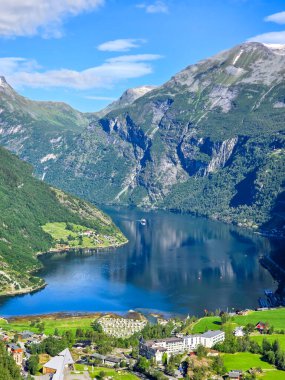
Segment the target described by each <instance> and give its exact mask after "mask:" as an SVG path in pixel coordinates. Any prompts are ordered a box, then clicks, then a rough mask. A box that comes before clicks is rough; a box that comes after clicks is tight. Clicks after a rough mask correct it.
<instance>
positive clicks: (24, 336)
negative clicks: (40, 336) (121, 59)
mask: <svg viewBox="0 0 285 380" xmlns="http://www.w3.org/2000/svg"><path fill="white" fill-rule="evenodd" d="M34 335H35V333H34V332H32V331H28V330H25V331H23V332H20V333H18V336H19V338H20V339H22V340H25V339H30V338H32V337H33V336H34Z"/></svg>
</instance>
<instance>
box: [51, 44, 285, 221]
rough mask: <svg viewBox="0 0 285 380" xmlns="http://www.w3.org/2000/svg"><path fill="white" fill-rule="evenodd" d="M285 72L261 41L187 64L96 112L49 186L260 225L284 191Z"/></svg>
mask: <svg viewBox="0 0 285 380" xmlns="http://www.w3.org/2000/svg"><path fill="white" fill-rule="evenodd" d="M284 67H285V56H284V55H283V54H280V51H278V52H276V50H275V49H274V48H272V47H267V46H264V45H262V44H258V43H246V44H242V45H240V46H237V47H235V48H233V49H231V50H229V51H226V52H222V53H220V54H218V55H217V56H214V57H212V58H210V59H208V60H205V61H202V62H199V63H198V64H196V65H193V66H189V67H187V68H186V69H185V70H183V71H182V72H180V73H178V74H177V75H175V76H174V77H173V78H171V80H170V81H169V82H167V83H166V84H164V85H163V86H161V87H159V88H156V89H153V90H152V91H150V92H149V93H147V94H146V95H144V96H143V97H141V98H138V99H137V100H135V101H134V102H133V103H132V105H130V106H127V107H123V108H120V109H118V110H114V111H112V112H109V113H108V114H106V115H105V116H104V117H103V118H101V119H99V120H96V118H95V117H92V115H91V116H90V125H89V128H88V130H86V131H85V132H84V133H82V134H81V136H80V138H79V139H78V140H77V141H76V142H75V144H74V145H73V146H72V148H71V149H70V150H69V151H67V152H66V153H65V155H63V156H62V158H61V159H60V160H58V161H57V163H56V165H55V166H56V167H55V168H54V170H51V171H50V176H49V177H48V180H49V181H51V182H55V183H56V184H57V185H59V186H63V187H65V188H66V189H69V190H72V191H74V192H76V193H78V194H79V195H83V196H85V197H88V198H89V199H91V200H93V201H96V202H103V203H106V202H107V203H116V204H117V203H121V204H136V205H140V206H149V207H167V208H170V209H177V210H183V211H192V212H194V213H198V214H202V215H207V216H210V217H213V218H218V219H222V220H225V221H230V222H235V223H238V224H240V225H246V226H251V227H255V228H257V227H259V226H261V225H262V224H263V223H264V222H266V220H267V219H268V218H270V212H271V208H272V207H274V199H275V197H276V195H277V194H279V193H280V192H281V191H282V189H283V185H284V183H283V182H284V179H285V177H284V147H285V146H284V127H285V123H284V116H285V108H284V107H283V106H282V105H283V104H285V102H284V90H285V77H284ZM58 168H60V172H61V173H64V175H63V176H62V178H64V182H63V181H61V180H59V175H58V174H57V173H58V172H57V170H58ZM252 172H254V173H255V174H254V176H251V173H252ZM248 178H249V179H248ZM66 179H67V181H66ZM271 181H272V183H271ZM94 184H97V185H98V186H96V187H97V189H98V188H99V189H101V190H99V191H98V190H96V191H94V188H93V187H94ZM245 184H249V186H250V190H249V192H250V193H251V201H250V202H248V201H247V200H246V201H244V199H243V197H244V192H246V190H245V189H246V185H245ZM273 184H274V185H273Z"/></svg>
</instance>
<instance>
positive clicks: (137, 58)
mask: <svg viewBox="0 0 285 380" xmlns="http://www.w3.org/2000/svg"><path fill="white" fill-rule="evenodd" d="M159 58H162V56H161V55H159V54H134V55H121V56H119V57H113V58H109V59H107V62H110V63H119V62H143V61H155V60H157V59H159Z"/></svg>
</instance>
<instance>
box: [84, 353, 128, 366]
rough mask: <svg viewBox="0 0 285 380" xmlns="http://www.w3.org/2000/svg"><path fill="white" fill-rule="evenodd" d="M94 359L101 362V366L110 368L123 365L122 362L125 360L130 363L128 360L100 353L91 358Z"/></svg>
mask: <svg viewBox="0 0 285 380" xmlns="http://www.w3.org/2000/svg"><path fill="white" fill-rule="evenodd" d="M90 357H91V358H93V359H97V360H99V361H100V362H101V364H103V365H106V366H108V367H115V366H118V365H120V364H121V362H122V361H123V360H124V361H126V362H129V360H127V359H122V358H117V357H114V356H105V355H100V354H98V353H94V354H92V355H91V356H90Z"/></svg>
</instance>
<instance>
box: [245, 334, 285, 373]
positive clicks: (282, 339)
mask: <svg viewBox="0 0 285 380" xmlns="http://www.w3.org/2000/svg"><path fill="white" fill-rule="evenodd" d="M264 338H266V340H268V341H269V342H270V343H273V342H274V341H275V340H278V342H279V343H280V347H281V349H282V350H284V351H285V335H283V334H273V335H256V336H251V338H250V339H251V340H254V341H256V342H257V343H258V344H259V345H261V344H262V341H263V339H264ZM284 378H285V374H284Z"/></svg>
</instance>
